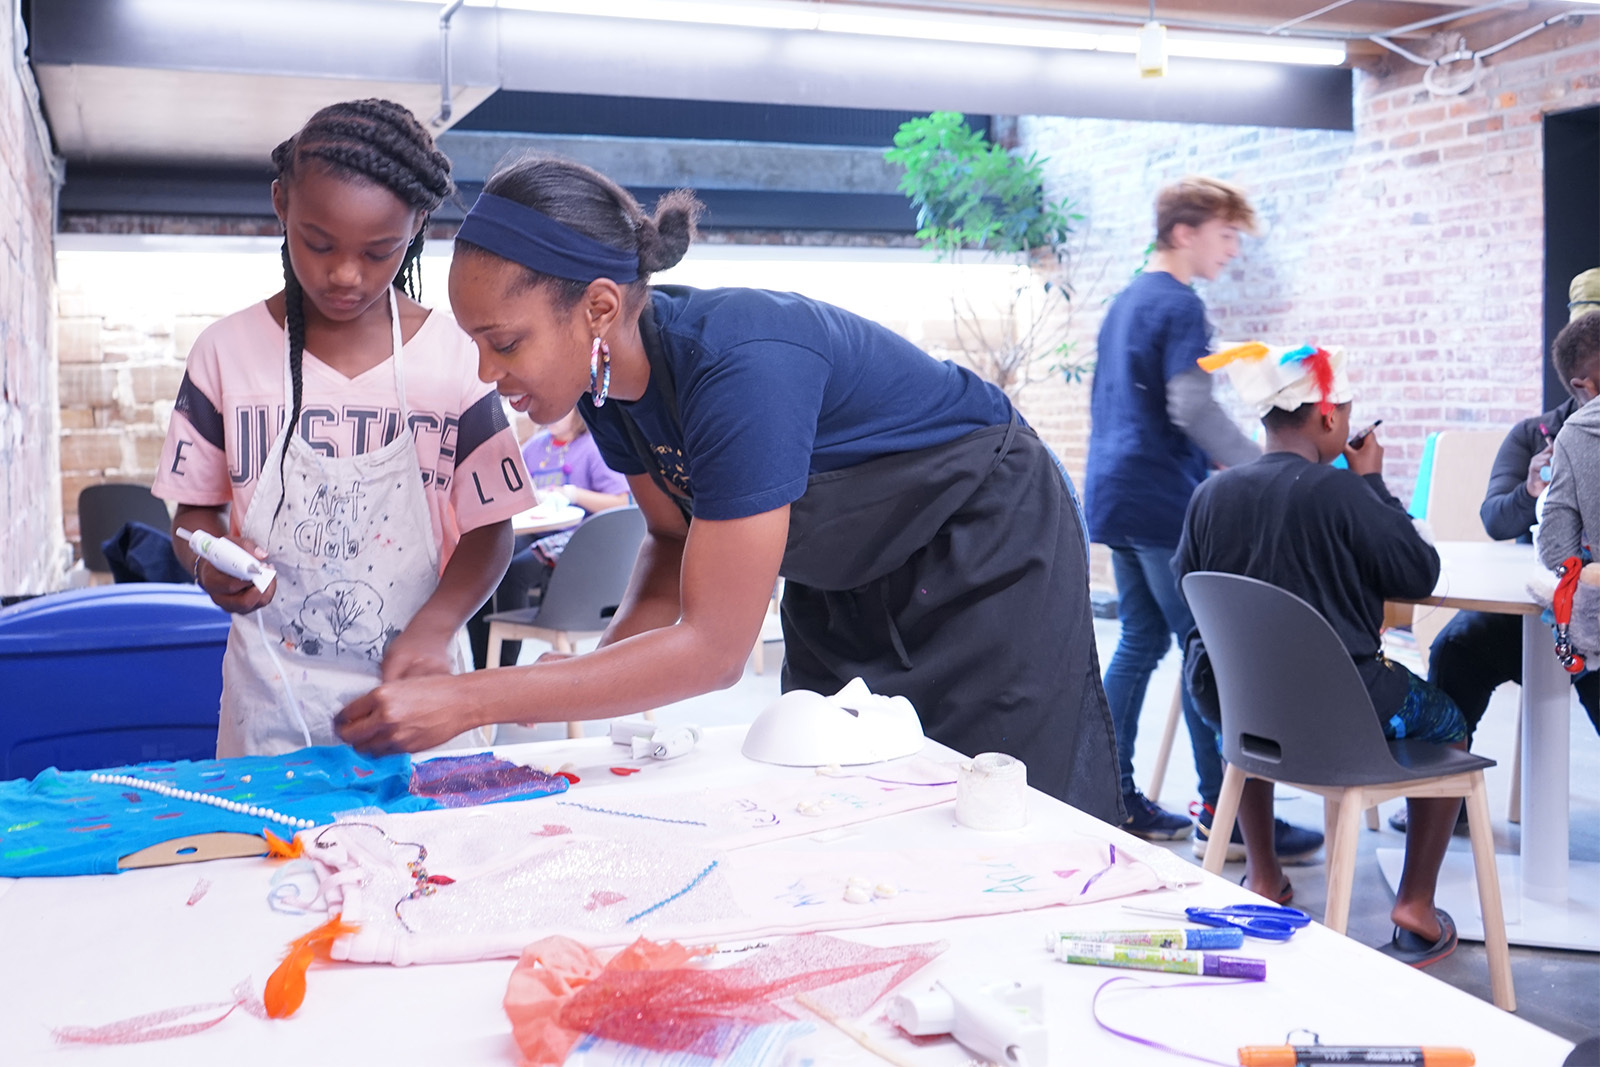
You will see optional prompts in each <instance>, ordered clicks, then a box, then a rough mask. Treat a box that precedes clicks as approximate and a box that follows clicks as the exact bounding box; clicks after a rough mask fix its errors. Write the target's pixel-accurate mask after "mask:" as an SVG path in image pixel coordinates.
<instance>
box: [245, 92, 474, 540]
mask: <svg viewBox="0 0 1600 1067" xmlns="http://www.w3.org/2000/svg"><path fill="white" fill-rule="evenodd" d="M313 161H314V162H315V163H316V165H318V166H322V167H325V168H327V169H328V170H331V171H333V172H335V173H337V174H339V175H341V176H348V177H353V178H358V179H362V180H365V181H369V182H373V183H374V184H377V185H381V186H383V187H384V188H385V189H388V190H389V191H390V192H391V193H393V194H394V195H395V196H397V197H399V198H400V200H401V201H403V202H404V203H406V204H408V205H409V206H410V207H411V208H412V209H414V210H416V211H420V212H422V225H421V227H420V228H419V229H418V230H417V235H416V236H415V237H413V238H412V239H411V243H410V244H409V245H407V246H406V251H405V255H404V257H402V259H401V261H400V268H399V270H398V271H396V273H395V277H394V281H393V283H392V284H393V285H394V287H395V288H397V289H399V290H400V291H401V292H403V293H405V294H406V295H407V296H409V297H411V299H413V300H421V298H422V270H421V266H420V264H419V260H420V258H421V256H422V246H423V245H424V243H426V236H425V235H426V234H427V231H428V219H429V218H430V217H431V216H432V214H433V212H434V211H435V210H436V209H437V208H438V207H439V205H440V204H441V203H443V202H444V200H445V198H446V197H448V196H450V195H451V194H452V193H454V191H455V184H454V183H453V182H452V181H451V180H450V160H449V159H447V158H446V157H445V155H444V154H443V153H442V152H440V151H439V150H438V149H437V148H435V147H434V144H433V138H432V137H430V136H429V135H428V131H427V130H425V129H424V128H423V126H422V124H421V123H420V122H418V121H417V118H416V116H415V115H413V114H412V113H411V112H410V111H408V110H406V109H405V108H404V107H402V106H400V105H399V104H396V103H394V102H393V101H390V100H377V99H367V100H349V101H345V102H344V103H339V104H332V105H330V106H328V107H325V108H323V109H322V110H321V111H318V112H317V113H316V114H315V115H313V116H311V120H310V121H309V122H307V123H306V124H305V126H304V127H302V128H301V130H300V132H299V133H297V134H295V135H294V136H293V137H291V138H289V139H288V140H287V141H284V142H283V143H282V144H280V145H278V147H277V148H274V149H273V150H272V162H273V165H274V166H275V167H276V168H277V171H278V174H277V176H278V179H279V180H280V181H283V182H285V184H288V182H289V181H291V180H292V179H293V178H294V175H295V172H296V171H297V170H298V168H299V167H301V166H305V165H307V164H308V163H311V162H313ZM283 298H284V326H285V328H286V329H287V330H288V333H289V378H290V386H291V389H292V396H291V398H290V404H289V413H288V414H289V418H288V423H287V425H288V427H289V434H290V436H291V437H292V436H293V435H294V433H295V427H296V424H297V423H298V422H299V420H300V405H301V400H302V394H303V391H304V390H303V383H304V377H303V373H302V372H303V369H304V358H305V347H306V316H305V292H304V290H303V289H302V288H301V286H300V279H299V278H297V277H295V273H294V266H293V265H292V263H291V262H290V260H289V242H288V239H287V237H286V238H285V239H284V243H283ZM287 455H288V449H287V448H285V449H284V451H283V452H282V453H280V454H279V457H278V475H279V479H280V483H281V479H282V476H283V469H284V463H285V459H286V457H287ZM287 492H288V487H287V486H283V487H282V488H281V489H280V492H279V496H278V506H277V508H276V509H275V510H274V512H273V516H272V517H273V520H274V521H276V520H277V517H278V513H279V512H281V511H282V510H283V501H284V498H285V496H286V495H287Z"/></svg>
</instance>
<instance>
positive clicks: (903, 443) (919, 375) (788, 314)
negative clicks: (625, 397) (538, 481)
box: [578, 286, 1011, 519]
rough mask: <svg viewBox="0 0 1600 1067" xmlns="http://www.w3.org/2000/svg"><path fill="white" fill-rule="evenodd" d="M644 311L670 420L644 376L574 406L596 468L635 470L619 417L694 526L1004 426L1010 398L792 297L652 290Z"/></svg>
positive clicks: (835, 312) (768, 506) (853, 318)
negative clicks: (628, 393)
mask: <svg viewBox="0 0 1600 1067" xmlns="http://www.w3.org/2000/svg"><path fill="white" fill-rule="evenodd" d="M650 299H651V306H652V308H653V309H654V313H655V322H656V327H657V329H658V330H659V331H660V335H661V346H662V348H663V350H664V355H665V358H666V362H667V366H668V367H669V368H670V369H671V372H672V378H673V382H674V384H675V386H676V389H677V395H678V407H679V412H680V414H681V417H682V420H683V425H682V428H681V432H680V428H679V427H678V426H677V425H676V424H675V423H674V421H673V419H672V416H671V413H670V412H669V411H668V409H667V405H666V402H665V400H664V399H663V397H662V394H661V392H660V389H659V383H658V382H657V381H656V380H655V376H654V375H652V376H651V381H650V384H649V386H648V387H647V388H646V389H645V393H644V395H643V396H641V397H640V398H639V399H638V400H636V401H633V402H631V403H627V402H623V401H618V400H610V401H608V402H607V403H606V404H605V406H604V407H600V408H596V407H595V406H594V404H593V402H592V401H591V399H590V397H589V396H588V395H585V396H584V397H583V398H582V399H581V400H580V401H579V402H578V410H579V412H580V413H581V414H582V415H583V419H584V421H585V422H587V423H588V424H589V428H590V430H591V431H592V432H593V434H594V439H595V443H596V444H597V445H599V446H600V454H601V455H602V456H603V457H604V458H605V461H606V466H608V467H610V468H611V469H612V470H615V471H618V472H620V473H622V474H645V473H647V471H646V470H645V467H644V464H643V463H642V462H641V461H640V459H639V457H638V455H637V453H635V451H634V448H633V444H632V440H631V439H630V438H629V436H628V432H627V429H626V428H625V426H624V425H623V423H622V414H621V412H622V411H624V410H625V411H627V413H628V414H629V415H631V416H632V417H633V419H634V422H635V423H636V424H637V425H638V427H639V430H640V432H641V433H642V434H643V436H644V438H645V440H646V441H648V442H649V444H650V446H651V447H652V448H653V449H655V451H656V454H657V456H658V457H660V459H661V461H662V463H661V466H662V467H663V469H664V471H665V474H666V476H667V479H668V481H670V482H671V483H672V484H673V485H674V486H675V487H676V488H678V489H681V490H682V491H684V492H685V493H687V494H688V495H690V496H691V497H693V499H694V513H695V515H696V517H698V518H704V519H738V518H744V517H746V516H749V515H759V514H761V513H762V512H766V511H771V510H773V509H774V508H779V507H782V506H784V505H785V504H792V503H793V502H794V501H796V500H798V499H800V497H801V495H802V494H803V493H805V491H806V479H807V478H809V477H810V476H811V475H812V474H817V473H820V472H823V471H832V470H842V469H844V468H846V467H853V466H856V465H857V464H860V463H864V462H866V461H867V460H870V459H876V458H877V457H879V456H885V455H890V454H892V453H896V452H911V451H915V450H917V449H921V448H929V447H932V446H933V445H940V444H945V443H946V442H949V441H953V440H955V439H956V438H958V437H962V436H965V435H966V434H968V433H971V432H972V431H974V430H979V429H982V428H983V427H985V426H995V425H1000V424H1003V423H1005V422H1008V421H1009V420H1010V418H1011V403H1010V401H1008V400H1007V399H1006V396H1005V394H1004V393H1002V392H1001V391H1000V390H999V389H997V388H996V387H994V386H992V385H990V384H988V383H987V382H984V381H983V380H982V379H980V378H979V377H978V376H977V375H975V374H973V373H972V372H971V371H969V370H967V369H965V368H963V367H959V366H957V365H956V364H954V363H946V362H943V361H941V360H937V359H934V358H933V357H932V356H930V355H928V354H927V353H926V352H923V351H922V350H921V349H919V348H918V347H917V346H915V345H913V344H912V343H911V342H909V341H907V340H905V339H904V338H903V337H900V336H899V335H898V334H896V333H894V332H893V331H891V330H889V329H887V328H885V327H883V326H880V325H878V324H877V323H875V322H871V321H869V320H867V319H864V318H862V317H860V316H859V315H853V314H851V313H850V312H848V311H845V310H843V309H841V308H837V307H834V306H833V305H831V304H824V303H822V302H820V301H817V300H811V299H808V298H806V297H803V296H799V295H796V294H794V293H774V292H767V291H765V290H761V289H689V288H684V287H681V286H660V287H657V288H655V289H653V290H652V291H651V294H650Z"/></svg>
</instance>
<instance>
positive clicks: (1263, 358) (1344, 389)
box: [1198, 341, 1354, 415]
mask: <svg viewBox="0 0 1600 1067" xmlns="http://www.w3.org/2000/svg"><path fill="white" fill-rule="evenodd" d="M1198 362H1199V365H1200V368H1201V369H1202V370H1204V371H1205V372H1206V373H1208V374H1215V373H1216V372H1217V371H1219V370H1220V371H1226V372H1227V375H1228V380H1229V381H1230V382H1232V383H1233V388H1234V390H1235V391H1236V392H1238V394H1239V396H1240V397H1241V398H1242V399H1243V400H1244V401H1245V403H1247V404H1251V405H1253V406H1254V407H1255V409H1256V414H1258V415H1265V414H1266V413H1267V412H1269V411H1271V410H1272V409H1273V408H1282V409H1283V410H1285V411H1294V410H1296V409H1298V408H1299V407H1300V406H1301V405H1302V404H1310V403H1313V402H1315V403H1316V404H1317V406H1318V408H1320V409H1321V410H1322V411H1323V412H1327V411H1331V410H1332V409H1333V406H1334V405H1335V404H1343V403H1347V402H1348V401H1350V400H1351V399H1352V398H1353V397H1354V392H1353V391H1352V390H1351V388H1350V377H1349V375H1348V374H1347V373H1346V372H1345V359H1344V349H1342V348H1321V347H1319V346H1317V345H1309V344H1307V345H1297V346H1295V347H1292V348H1290V347H1277V348H1274V347H1272V346H1269V345H1264V344H1262V343H1261V342H1260V341H1250V342H1247V343H1246V344H1242V345H1235V346H1234V347H1232V348H1227V349H1224V350H1222V351H1221V352H1217V353H1215V354H1214V355H1209V356H1206V357H1204V358H1203V359H1200V360H1199V361H1198Z"/></svg>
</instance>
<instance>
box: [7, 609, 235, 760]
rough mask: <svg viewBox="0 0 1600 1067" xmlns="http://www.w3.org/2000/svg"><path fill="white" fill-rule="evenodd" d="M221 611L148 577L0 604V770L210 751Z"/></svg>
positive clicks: (223, 641)
mask: <svg viewBox="0 0 1600 1067" xmlns="http://www.w3.org/2000/svg"><path fill="white" fill-rule="evenodd" d="M228 620H229V616H228V613H227V612H225V611H223V610H222V609H221V608H219V607H217V606H216V605H215V604H213V603H212V602H211V598H209V597H208V596H206V595H205V594H204V593H203V592H201V591H200V590H199V589H197V588H195V587H194V586H192V585H167V584H164V583H155V582H141V583H136V584H130V585H106V586H96V587H94V588H90V589H77V590H73V591H71V592H66V593H58V594H54V595H51V596H45V597H39V598H37V599H34V600H27V601H24V602H22V603H20V604H16V605H13V606H12V607H10V608H6V609H4V610H0V779H5V778H31V777H33V776H34V775H35V774H37V773H38V772H39V771H41V770H43V769H44V768H46V767H58V768H60V769H61V770H88V769H91V768H96V767H114V766H120V765H123V764H129V763H140V762H143V761H146V760H193V759H211V758H213V757H215V755H216V751H217V715H218V709H219V708H220V706H221V702H222V653H223V650H224V649H225V648H226V647H227V643H228Z"/></svg>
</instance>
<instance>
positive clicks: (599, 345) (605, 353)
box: [589, 337, 611, 408]
mask: <svg viewBox="0 0 1600 1067" xmlns="http://www.w3.org/2000/svg"><path fill="white" fill-rule="evenodd" d="M602 365H603V369H602ZM589 393H590V395H591V396H593V397H594V406H595V407H597V408H598V407H604V406H605V403H606V397H607V396H608V395H609V394H610V393H611V346H610V345H608V344H606V343H605V341H603V340H601V339H600V338H598V337H596V338H595V339H594V346H593V347H592V348H590V349H589Z"/></svg>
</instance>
